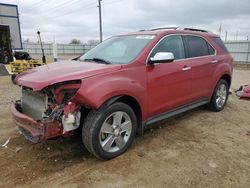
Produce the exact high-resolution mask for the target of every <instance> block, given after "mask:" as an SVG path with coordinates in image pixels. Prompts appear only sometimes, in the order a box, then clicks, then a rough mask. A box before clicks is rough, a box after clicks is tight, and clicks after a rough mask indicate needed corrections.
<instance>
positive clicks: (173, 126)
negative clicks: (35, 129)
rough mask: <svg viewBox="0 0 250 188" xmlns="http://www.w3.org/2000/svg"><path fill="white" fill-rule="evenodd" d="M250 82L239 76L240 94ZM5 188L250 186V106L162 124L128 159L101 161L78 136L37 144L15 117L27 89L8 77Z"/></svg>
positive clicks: (4, 81)
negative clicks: (20, 128) (12, 106)
mask: <svg viewBox="0 0 250 188" xmlns="http://www.w3.org/2000/svg"><path fill="white" fill-rule="evenodd" d="M246 83H250V71H249V70H248V71H247V70H235V71H234V78H233V84H232V90H235V89H237V88H238V87H239V86H240V85H243V84H246ZM0 91H1V95H0V144H2V143H4V142H5V141H6V140H7V139H8V138H10V142H9V143H8V145H7V146H8V148H0V172H1V173H0V187H218V188H221V187H225V188H227V187H228V188H229V187H230V188H231V187H232V188H236V187H243V188H244V187H246V188H248V187H249V186H250V119H249V114H250V101H243V100H239V99H238V98H237V97H236V96H235V95H234V93H232V95H231V96H230V98H229V101H228V104H227V106H226V108H225V109H224V110H223V111H222V112H219V113H215V112H211V111H208V110H206V109H204V108H198V109H195V110H193V111H191V112H188V113H185V114H182V115H180V116H178V117H175V118H171V119H169V120H166V121H164V122H161V123H158V124H156V125H154V126H153V127H152V129H150V130H148V131H146V133H145V135H144V136H143V137H137V138H136V139H135V142H134V143H133V145H132V147H131V148H130V149H129V150H128V151H127V152H126V153H125V154H124V155H122V156H120V157H117V158H115V159H113V160H109V161H100V160H97V159H96V158H94V157H93V156H92V155H90V154H89V153H88V152H87V151H86V149H85V148H84V147H83V145H82V143H81V139H80V138H79V137H77V136H74V137H72V138H67V139H66V138H60V139H57V140H50V141H46V142H42V143H39V144H32V143H30V142H29V141H26V140H25V139H24V138H23V136H22V135H20V134H19V133H18V131H17V128H16V127H15V125H14V123H13V121H12V119H11V115H10V112H9V105H10V102H11V101H12V100H15V99H18V98H19V96H20V88H19V87H18V86H15V85H12V83H11V81H10V78H9V77H0Z"/></svg>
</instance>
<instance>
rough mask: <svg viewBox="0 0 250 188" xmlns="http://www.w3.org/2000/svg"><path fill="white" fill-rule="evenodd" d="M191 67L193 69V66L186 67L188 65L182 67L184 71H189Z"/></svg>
mask: <svg viewBox="0 0 250 188" xmlns="http://www.w3.org/2000/svg"><path fill="white" fill-rule="evenodd" d="M190 69H191V67H186V66H185V67H183V68H182V71H188V70H190Z"/></svg>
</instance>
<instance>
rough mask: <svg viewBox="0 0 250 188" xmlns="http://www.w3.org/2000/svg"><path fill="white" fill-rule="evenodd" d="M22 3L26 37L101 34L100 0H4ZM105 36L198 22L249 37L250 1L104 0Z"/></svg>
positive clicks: (55, 38) (199, 25)
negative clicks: (38, 32)
mask: <svg viewBox="0 0 250 188" xmlns="http://www.w3.org/2000/svg"><path fill="white" fill-rule="evenodd" d="M0 3H9V4H17V5H18V8H19V15H20V23H21V32H22V39H23V40H26V39H29V40H30V41H34V42H35V41H37V34H36V32H37V30H39V31H40V32H41V36H42V38H43V41H45V42H53V41H56V42H58V43H69V42H70V41H71V40H72V39H73V38H75V39H78V40H81V41H82V42H87V41H88V40H91V39H95V40H98V39H99V16H98V7H97V5H98V0H60V1H59V0H57V1H56V0H1V1H0ZM101 4H102V6H101V7H102V19H103V22H102V23H103V38H104V39H105V38H108V37H110V36H113V35H118V34H124V33H128V32H133V31H137V30H140V29H150V28H157V27H167V26H180V27H193V28H199V29H205V30H209V31H212V32H214V33H217V34H219V28H220V26H221V37H222V39H225V33H226V32H227V33H228V40H235V39H238V40H246V39H247V36H249V38H250V1H249V0H241V1H235V0H215V1H206V0H204V1H203V0H175V1H173V0H102V1H101Z"/></svg>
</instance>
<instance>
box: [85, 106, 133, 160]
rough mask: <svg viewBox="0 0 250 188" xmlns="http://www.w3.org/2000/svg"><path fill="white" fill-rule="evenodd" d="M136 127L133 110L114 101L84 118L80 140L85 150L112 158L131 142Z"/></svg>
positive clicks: (125, 148)
mask: <svg viewBox="0 0 250 188" xmlns="http://www.w3.org/2000/svg"><path fill="white" fill-rule="evenodd" d="M136 128H137V119H136V115H135V113H134V111H133V110H132V109H131V108H130V107H129V106H128V105H127V104H125V103H121V102H116V103H113V104H111V105H109V106H107V105H104V106H102V107H101V108H100V109H98V110H92V111H90V112H89V114H88V116H87V117H86V118H85V121H84V124H83V128H82V140H83V144H84V145H85V147H86V148H87V150H88V151H89V152H90V153H92V154H93V155H95V156H96V157H97V158H100V159H112V158H114V157H117V156H119V155H121V154H122V153H124V152H125V151H126V150H127V149H128V148H129V146H130V145H131V144H132V142H133V140H134V137H135V134H136Z"/></svg>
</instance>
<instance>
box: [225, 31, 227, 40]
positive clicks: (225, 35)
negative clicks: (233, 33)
mask: <svg viewBox="0 0 250 188" xmlns="http://www.w3.org/2000/svg"><path fill="white" fill-rule="evenodd" d="M225 41H227V31H226V35H225Z"/></svg>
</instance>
